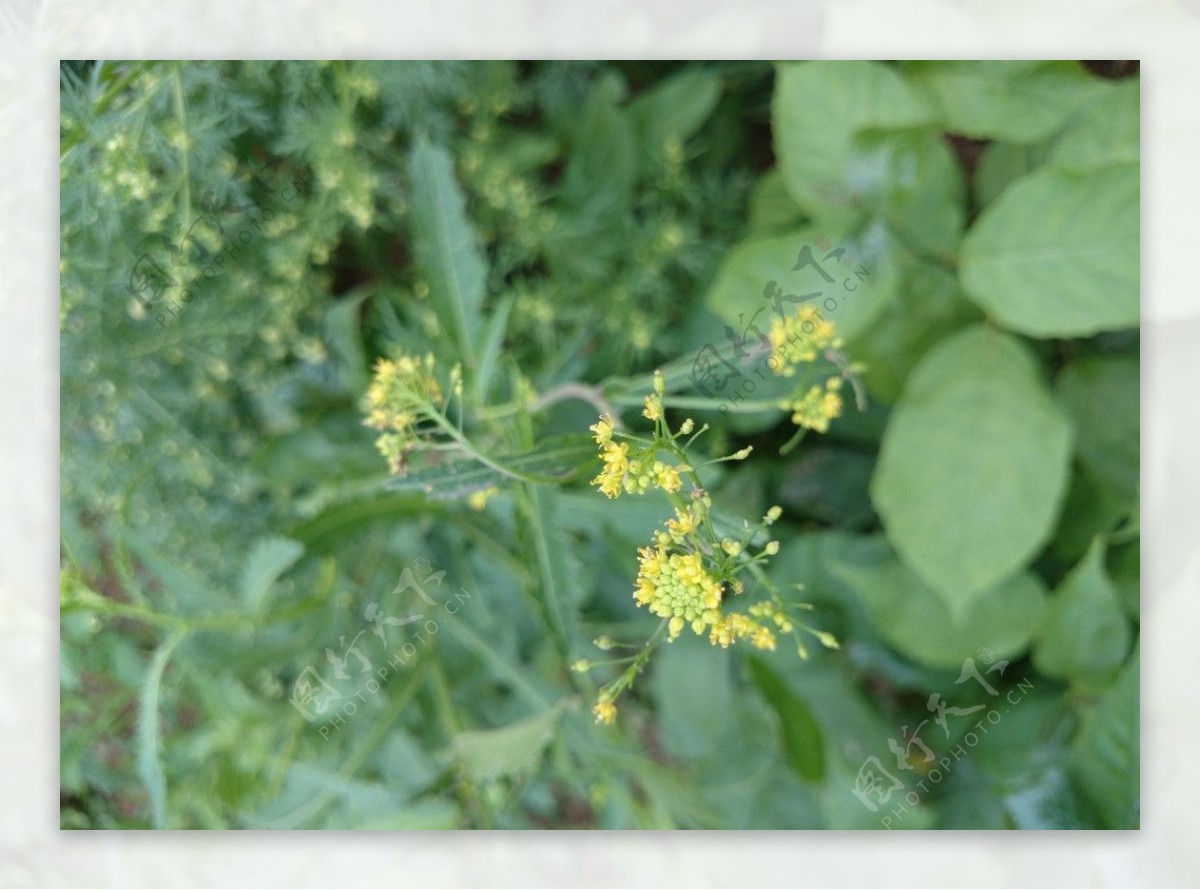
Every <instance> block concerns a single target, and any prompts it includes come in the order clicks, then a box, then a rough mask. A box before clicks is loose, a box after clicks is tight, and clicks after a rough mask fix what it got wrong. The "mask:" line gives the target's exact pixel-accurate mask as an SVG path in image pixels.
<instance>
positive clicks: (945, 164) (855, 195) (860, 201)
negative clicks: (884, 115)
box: [842, 130, 967, 263]
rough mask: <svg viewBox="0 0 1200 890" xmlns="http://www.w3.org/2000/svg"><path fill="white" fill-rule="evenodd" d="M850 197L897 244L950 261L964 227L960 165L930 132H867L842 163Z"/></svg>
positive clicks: (945, 145) (964, 200)
mask: <svg viewBox="0 0 1200 890" xmlns="http://www.w3.org/2000/svg"><path fill="white" fill-rule="evenodd" d="M842 163H843V166H844V169H845V171H846V173H845V176H846V184H847V186H848V193H847V194H848V195H849V196H850V197H851V198H852V200H853V201H854V202H855V203H856V204H857V205H858V206H860V207H861V208H862V209H863V211H864V212H865V213H866V214H867V215H868V216H870V217H873V218H875V219H877V220H879V221H881V222H883V223H885V224H886V226H887V229H888V231H889V233H890V234H891V235H892V237H893V238H894V239H895V240H896V241H898V242H899V245H901V246H904V247H906V248H908V249H910V250H915V251H916V252H918V253H928V254H932V255H934V256H937V257H940V258H941V260H942V261H943V262H947V263H948V262H949V261H950V260H951V258H953V256H954V255H955V253H956V252H957V250H958V245H959V242H960V241H961V240H962V233H963V226H964V225H965V223H966V215H967V211H966V184H965V182H964V180H963V173H962V165H961V164H959V162H958V160H957V158H955V156H954V153H953V152H952V151H951V150H950V147H949V146H948V145H947V144H946V142H945V141H944V140H943V139H942V138H941V136H940V135H939V134H937V133H934V132H931V131H929V130H905V131H902V132H882V131H868V132H866V133H862V134H859V135H858V136H856V137H855V138H854V140H853V141H852V143H851V146H850V151H849V152H848V153H847V155H846V157H845V159H844V160H843V162H842Z"/></svg>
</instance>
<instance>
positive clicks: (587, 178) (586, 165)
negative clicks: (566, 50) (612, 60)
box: [563, 72, 637, 215]
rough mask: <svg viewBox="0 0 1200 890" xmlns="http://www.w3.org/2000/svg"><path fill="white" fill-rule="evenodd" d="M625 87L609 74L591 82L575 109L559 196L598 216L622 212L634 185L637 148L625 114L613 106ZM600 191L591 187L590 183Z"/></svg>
mask: <svg viewBox="0 0 1200 890" xmlns="http://www.w3.org/2000/svg"><path fill="white" fill-rule="evenodd" d="M624 94H625V85H624V83H623V82H622V80H621V79H620V78H619V77H618V76H616V75H615V74H614V73H612V72H609V73H607V74H605V75H603V76H601V77H600V78H598V79H597V80H596V84H595V86H593V87H592V90H591V92H590V93H589V95H588V98H587V101H586V102H585V103H584V105H583V108H582V109H581V110H580V113H579V117H578V118H577V120H578V125H577V126H576V129H575V133H574V139H573V144H572V150H571V157H570V160H569V161H568V162H567V169H566V172H565V174H564V176H563V193H564V196H566V197H567V198H568V199H569V200H570V201H572V202H574V203H577V204H579V205H589V206H591V207H593V208H596V209H598V210H599V211H600V212H601V214H602V215H607V214H616V213H624V212H625V210H626V208H628V206H629V202H630V200H631V196H632V192H633V185H634V183H635V182H636V180H637V143H636V141H635V138H634V129H633V125H632V124H631V122H630V117H629V114H628V113H627V112H626V111H624V110H623V109H621V108H620V107H619V103H620V102H621V100H622V99H623V98H624ZM599 182H602V183H604V188H601V189H598V188H596V183H599Z"/></svg>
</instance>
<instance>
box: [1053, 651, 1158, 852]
mask: <svg viewBox="0 0 1200 890" xmlns="http://www.w3.org/2000/svg"><path fill="white" fill-rule="evenodd" d="M1140 677H1141V657H1140V653H1138V652H1135V653H1134V654H1133V657H1132V658H1130V659H1129V663H1128V664H1126V665H1125V667H1124V668H1123V669H1122V671H1121V674H1120V676H1118V677H1117V681H1116V683H1114V684H1113V686H1112V688H1111V689H1109V690H1108V692H1107V693H1105V695H1104V698H1103V699H1101V700H1100V703H1099V704H1098V705H1096V706H1095V707H1094V708H1092V709H1091V712H1090V713H1088V714H1087V715H1086V716H1085V717H1084V725H1083V729H1082V730H1081V731H1080V733H1079V736H1078V737H1077V738H1076V740H1075V743H1074V744H1073V745H1072V747H1071V760H1070V773H1071V778H1072V779H1074V781H1075V783H1076V784H1077V785H1078V787H1079V789H1080V791H1081V792H1082V793H1083V795H1084V797H1086V798H1087V799H1088V800H1089V801H1090V802H1091V804H1092V806H1094V807H1095V809H1096V812H1097V813H1098V814H1099V815H1100V818H1101V820H1102V821H1103V822H1104V827H1105V828H1110V829H1128V828H1137V827H1138V826H1139V822H1140V813H1141V797H1140V795H1141V775H1140V768H1141V726H1140V720H1139V680H1140Z"/></svg>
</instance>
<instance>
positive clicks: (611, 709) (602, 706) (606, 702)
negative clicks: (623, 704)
mask: <svg viewBox="0 0 1200 890" xmlns="http://www.w3.org/2000/svg"><path fill="white" fill-rule="evenodd" d="M592 713H593V714H595V715H596V722H597V723H602V724H604V725H605V726H608V725H610V724H611V723H612V722H613V721H614V720H616V719H617V706H616V705H614V704H613V703H612V699H610V698H607V697H606V696H604V695H603V694H602V695H601V696H600V699H599V700H598V701H597V702H596V704H595V705H594V706H593V707H592Z"/></svg>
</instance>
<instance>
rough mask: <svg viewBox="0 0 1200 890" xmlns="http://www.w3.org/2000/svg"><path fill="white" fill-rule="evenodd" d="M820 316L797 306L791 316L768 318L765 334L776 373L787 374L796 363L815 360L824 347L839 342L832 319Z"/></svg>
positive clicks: (808, 308) (813, 310)
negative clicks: (772, 355) (768, 328)
mask: <svg viewBox="0 0 1200 890" xmlns="http://www.w3.org/2000/svg"><path fill="white" fill-rule="evenodd" d="M820 316H821V314H820V312H818V311H817V310H816V309H815V308H814V307H812V306H801V307H800V309H799V310H797V312H796V314H795V315H794V316H792V317H791V318H786V319H784V318H775V319H772V321H771V330H770V332H769V333H768V334H767V336H768V338H769V339H770V341H771V347H772V349H773V351H774V354H775V356H776V361H775V364H774V366H773V370H774V371H775V373H776V374H779V375H781V376H783V377H791V376H793V375H794V374H795V373H796V368H797V367H798V366H799V365H802V364H804V363H806V362H815V361H816V360H817V359H818V358H819V357H820V356H821V354H822V353H824V352H825V350H827V349H837V348H838V347H839V346H841V345H842V341H841V339H840V338H839V337H838V336H837V329H836V328H835V327H834V325H833V322H831V321H827V320H826V319H823V318H821V317H820ZM768 364H770V363H769V362H768Z"/></svg>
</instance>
